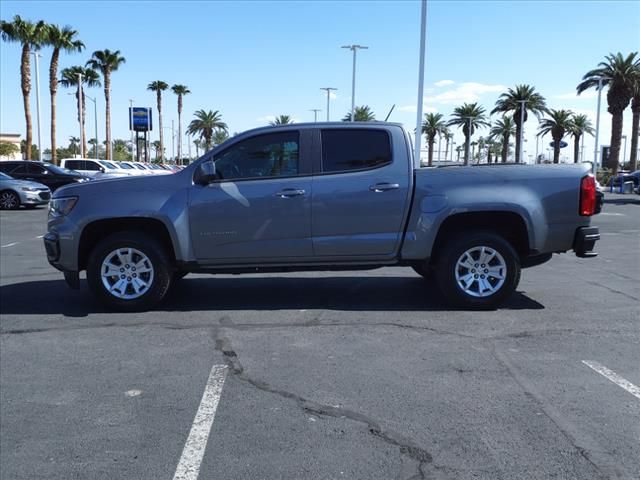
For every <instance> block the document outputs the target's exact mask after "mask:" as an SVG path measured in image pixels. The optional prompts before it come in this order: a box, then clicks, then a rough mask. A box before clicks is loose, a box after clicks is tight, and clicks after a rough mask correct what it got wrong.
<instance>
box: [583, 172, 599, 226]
mask: <svg viewBox="0 0 640 480" xmlns="http://www.w3.org/2000/svg"><path fill="white" fill-rule="evenodd" d="M595 212H596V180H595V178H593V175H591V174H589V175H587V176H586V177H582V180H581V181H580V215H582V216H583V217H589V216H591V215H593V214H594V213H595Z"/></svg>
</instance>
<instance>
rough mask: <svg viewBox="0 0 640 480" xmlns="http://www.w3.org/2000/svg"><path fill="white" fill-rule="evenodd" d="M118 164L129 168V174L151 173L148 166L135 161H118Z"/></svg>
mask: <svg viewBox="0 0 640 480" xmlns="http://www.w3.org/2000/svg"><path fill="white" fill-rule="evenodd" d="M118 164H119V165H120V166H121V167H122V168H124V169H127V171H128V172H129V175H149V174H150V173H151V172H149V171H148V170H147V169H146V168H144V167H142V166H140V165H137V164H136V163H135V162H118Z"/></svg>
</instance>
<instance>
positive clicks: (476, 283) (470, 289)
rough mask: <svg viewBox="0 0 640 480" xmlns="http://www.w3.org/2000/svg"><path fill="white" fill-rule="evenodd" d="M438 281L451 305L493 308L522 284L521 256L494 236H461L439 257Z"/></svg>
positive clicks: (475, 234) (448, 245)
mask: <svg viewBox="0 0 640 480" xmlns="http://www.w3.org/2000/svg"><path fill="white" fill-rule="evenodd" d="M435 274H436V280H437V283H438V287H439V288H440V291H441V292H442V294H443V295H444V296H445V297H446V298H447V300H449V302H450V303H452V304H454V305H456V306H459V307H463V308H471V309H478V310H481V309H492V308H496V307H497V306H498V305H500V304H501V303H502V302H503V301H504V300H505V299H506V298H508V297H509V296H511V295H512V294H513V292H514V291H515V289H516V287H517V286H518V283H519V282H520V261H519V257H518V254H517V253H516V251H515V250H514V249H513V247H512V246H511V244H510V243H509V242H507V241H506V240H505V239H504V238H502V237H501V236H499V235H496V234H493V233H488V232H487V233H485V232H472V233H469V234H459V235H458V236H456V237H455V238H454V239H453V240H452V241H451V242H448V243H447V246H445V247H444V249H443V251H442V252H441V254H440V255H439V256H438V260H437V262H436V268H435Z"/></svg>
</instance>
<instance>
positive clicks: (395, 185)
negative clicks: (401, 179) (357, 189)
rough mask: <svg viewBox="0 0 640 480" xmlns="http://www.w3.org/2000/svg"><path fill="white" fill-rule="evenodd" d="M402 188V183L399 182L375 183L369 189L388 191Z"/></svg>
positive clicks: (379, 191)
mask: <svg viewBox="0 0 640 480" xmlns="http://www.w3.org/2000/svg"><path fill="white" fill-rule="evenodd" d="M398 188H400V184H398V183H376V184H375V185H371V186H370V187H369V190H371V191H372V192H376V193H381V192H387V191H389V190H397V189H398Z"/></svg>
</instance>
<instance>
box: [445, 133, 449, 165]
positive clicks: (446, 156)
mask: <svg viewBox="0 0 640 480" xmlns="http://www.w3.org/2000/svg"><path fill="white" fill-rule="evenodd" d="M445 140H446V143H445V146H444V161H445V162H446V161H447V158H448V157H449V138H448V137H445Z"/></svg>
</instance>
